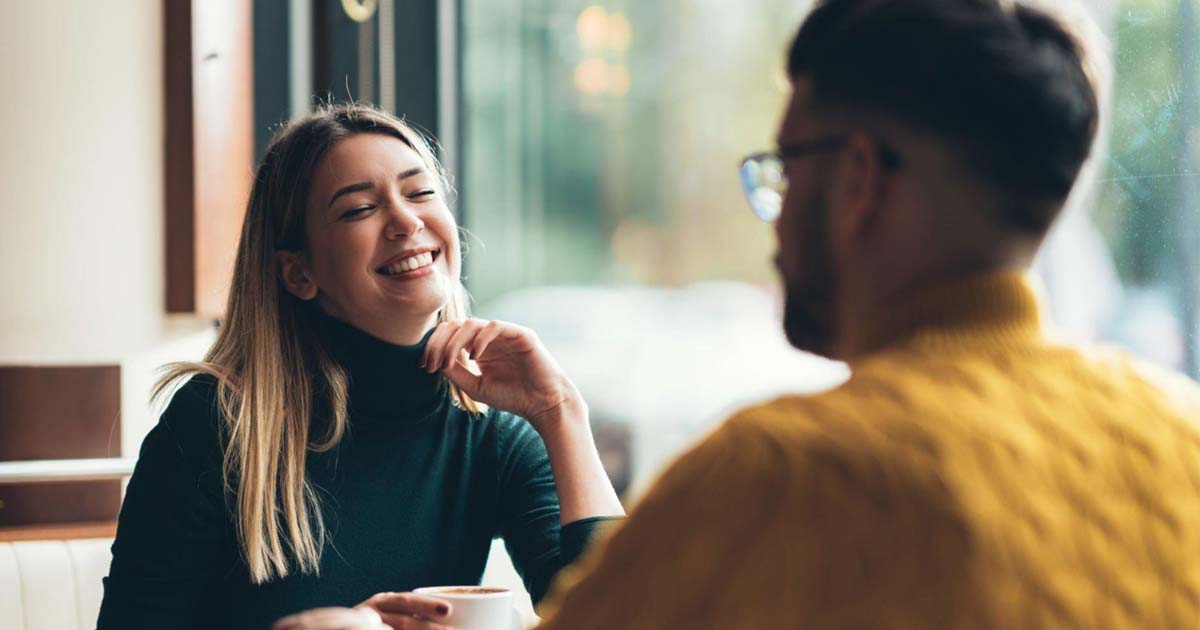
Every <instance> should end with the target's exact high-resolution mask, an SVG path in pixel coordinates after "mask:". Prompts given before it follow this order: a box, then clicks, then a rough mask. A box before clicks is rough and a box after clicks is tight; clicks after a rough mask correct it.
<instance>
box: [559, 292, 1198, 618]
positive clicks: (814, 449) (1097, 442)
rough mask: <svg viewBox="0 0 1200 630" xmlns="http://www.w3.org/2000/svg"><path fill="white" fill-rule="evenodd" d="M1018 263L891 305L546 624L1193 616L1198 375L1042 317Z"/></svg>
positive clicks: (596, 570)
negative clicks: (846, 359)
mask: <svg viewBox="0 0 1200 630" xmlns="http://www.w3.org/2000/svg"><path fill="white" fill-rule="evenodd" d="M1035 295H1036V294H1035V291H1034V290H1033V288H1032V287H1031V285H1030V283H1029V281H1028V280H1027V278H1026V277H1025V276H1024V275H1021V274H990V275H981V276H976V277H971V278H967V279H963V280H960V281H956V282H952V283H947V284H944V285H942V286H939V287H935V288H932V289H929V290H926V291H924V292H922V293H920V294H918V295H914V296H912V297H911V299H908V300H905V301H904V303H903V304H901V305H899V306H898V307H897V308H895V309H894V310H889V312H883V313H880V317H879V322H878V325H877V326H875V327H872V328H871V329H869V330H867V331H866V334H865V335H864V336H863V338H862V339H860V342H861V343H862V344H863V345H864V346H865V347H867V348H869V349H871V351H870V352H868V353H866V354H864V355H862V356H861V358H859V359H856V360H855V361H853V362H852V364H851V370H852V376H851V378H850V380H849V381H848V382H847V383H846V384H845V385H843V386H842V387H840V388H838V389H836V390H833V391H830V392H828V393H824V394H821V395H817V396H795V397H785V398H780V399H778V400H775V401H773V402H770V403H767V404H763V405H760V406H757V407H752V408H750V409H747V410H745V411H743V412H741V413H739V414H737V415H736V416H734V417H733V418H732V419H730V420H729V421H727V422H726V423H725V424H724V425H723V426H722V427H721V428H720V429H718V430H717V431H716V432H715V433H713V434H712V435H710V436H709V437H708V438H707V439H706V440H704V441H703V442H702V443H701V444H700V445H698V446H697V447H695V448H694V449H693V450H691V451H690V452H689V453H687V454H686V455H684V456H683V457H682V458H681V459H679V460H678V461H677V462H676V463H675V464H674V465H673V466H672V467H671V468H670V469H669V470H668V471H667V472H666V473H665V475H664V476H663V477H662V478H661V479H660V480H659V481H658V483H657V484H656V485H655V486H654V487H653V488H652V489H651V491H650V492H649V493H648V494H647V495H646V497H645V498H644V500H643V501H642V502H641V503H640V505H639V506H637V507H636V508H635V509H634V510H633V513H632V515H631V516H630V518H629V519H628V520H627V522H626V523H625V524H624V525H623V526H622V527H621V528H620V529H618V530H617V531H616V532H615V533H614V534H613V535H612V536H611V537H610V538H609V539H608V540H607V541H606V542H605V543H603V544H601V545H598V546H597V548H596V549H594V552H593V553H592V554H591V555H590V556H588V557H587V559H586V560H585V561H583V562H582V565H581V566H579V567H577V568H575V569H574V570H572V571H571V572H570V574H568V576H567V577H566V578H564V579H563V580H562V581H560V583H559V586H558V588H557V589H556V592H555V594H554V595H553V596H552V597H551V598H550V600H549V602H548V603H547V605H546V606H545V607H544V608H543V609H542V610H541V611H540V612H541V613H542V614H543V616H544V617H545V619H546V621H545V624H544V626H543V628H544V629H545V630H559V629H561V630H589V629H600V628H604V629H609V628H627V629H647V630H649V629H651V628H653V629H666V628H671V629H676V628H678V629H689V630H692V629H696V630H704V629H713V630H716V629H723V630H724V629H747V630H750V629H753V630H759V629H762V630H767V629H791V628H814V629H820V630H832V629H839V628H856V629H858V628H869V629H896V630H899V629H913V630H916V629H921V630H928V629H935V628H937V629H940V628H971V629H977V628H978V629H993V628H994V629H1021V630H1026V629H1028V630H1032V629H1038V628H1131V629H1134V628H1136V629H1139V630H1151V629H1163V630H1180V629H1186V628H1200V433H1198V432H1197V428H1196V424H1195V423H1196V421H1197V419H1198V418H1200V387H1198V386H1197V385H1196V384H1195V383H1193V382H1191V381H1190V380H1188V379H1186V378H1183V377H1181V376H1177V375H1172V374H1168V373H1165V372H1162V371H1156V370H1152V369H1149V368H1146V367H1144V366H1142V365H1140V364H1138V363H1136V362H1135V361H1133V360H1131V359H1129V358H1127V357H1125V356H1123V355H1122V354H1120V353H1117V352H1114V351H1104V350H1095V351H1094V350H1078V349H1072V348H1070V347H1067V346H1064V345H1060V344H1057V343H1054V342H1052V341H1051V340H1049V339H1048V338H1047V337H1046V335H1044V333H1043V327H1042V319H1041V315H1040V311H1039V306H1038V300H1037V298H1036V297H1035Z"/></svg>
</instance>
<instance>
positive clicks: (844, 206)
mask: <svg viewBox="0 0 1200 630" xmlns="http://www.w3.org/2000/svg"><path fill="white" fill-rule="evenodd" d="M837 159H838V162H837V165H838V166H837V175H836V179H835V181H834V188H833V191H832V192H833V202H834V204H833V205H834V208H835V209H836V210H835V212H836V216H837V217H839V219H840V221H841V222H842V223H843V226H844V228H845V232H846V234H848V235H851V236H853V237H861V236H863V235H864V234H865V233H866V232H867V231H869V230H870V229H871V227H872V225H873V224H874V223H875V220H876V219H877V218H878V217H879V212H880V211H881V206H882V203H881V202H882V200H883V192H884V191H883V187H884V185H885V184H886V181H887V178H886V177H884V175H885V173H884V171H885V166H884V164H883V150H882V147H881V146H880V145H879V141H877V140H876V139H875V138H873V137H872V136H870V135H869V134H867V133H865V132H861V131H856V132H854V133H851V134H850V136H849V138H847V140H846V146H845V147H844V148H843V149H842V150H841V151H840V152H839V155H838V158H837Z"/></svg>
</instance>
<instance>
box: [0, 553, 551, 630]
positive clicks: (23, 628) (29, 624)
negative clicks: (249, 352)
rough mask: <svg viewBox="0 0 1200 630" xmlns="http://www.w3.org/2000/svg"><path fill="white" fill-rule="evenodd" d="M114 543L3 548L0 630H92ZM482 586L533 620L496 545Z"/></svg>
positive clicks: (505, 557)
mask: <svg viewBox="0 0 1200 630" xmlns="http://www.w3.org/2000/svg"><path fill="white" fill-rule="evenodd" d="M111 545H112V539H111V538H91V539H82V540H38V541H18V542H0V630H93V629H94V628H95V627H96V615H97V614H99V612H100V598H101V597H102V596H103V594H104V586H103V583H102V582H101V580H102V579H103V578H104V576H106V575H108V565H109V563H110V562H111V561H112V552H111V551H110V550H109V547H110V546H111ZM483 582H484V584H488V585H491V586H502V587H505V588H510V589H513V590H514V592H515V593H516V598H515V601H516V603H517V607H518V608H519V609H521V613H522V614H523V615H524V616H525V619H526V620H527V621H531V620H533V619H534V617H533V609H532V607H531V606H530V604H529V595H528V594H527V593H526V592H525V589H524V587H523V586H522V585H521V580H520V578H519V577H518V576H517V573H516V571H515V570H514V569H513V567H512V562H511V561H510V560H509V558H508V554H507V553H506V552H505V550H504V545H503V544H502V543H500V542H499V541H496V542H495V543H494V544H493V545H492V555H491V558H490V559H489V561H488V566H487V570H486V571H485V572H484V576H483Z"/></svg>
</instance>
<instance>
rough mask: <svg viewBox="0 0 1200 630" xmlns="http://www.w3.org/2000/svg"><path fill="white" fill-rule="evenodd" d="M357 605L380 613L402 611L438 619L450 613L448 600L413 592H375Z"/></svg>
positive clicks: (407, 613)
mask: <svg viewBox="0 0 1200 630" xmlns="http://www.w3.org/2000/svg"><path fill="white" fill-rule="evenodd" d="M359 606H367V607H370V608H373V609H375V610H376V611H378V612H379V613H380V614H381V615H382V614H387V613H403V614H406V615H419V616H421V617H428V618H430V619H439V618H442V617H445V616H447V615H449V614H450V602H448V601H446V600H444V599H438V598H436V597H429V596H428V595H417V594H415V593H377V594H375V595H373V596H372V597H371V598H370V599H368V600H367V601H365V602H363V603H361V604H359Z"/></svg>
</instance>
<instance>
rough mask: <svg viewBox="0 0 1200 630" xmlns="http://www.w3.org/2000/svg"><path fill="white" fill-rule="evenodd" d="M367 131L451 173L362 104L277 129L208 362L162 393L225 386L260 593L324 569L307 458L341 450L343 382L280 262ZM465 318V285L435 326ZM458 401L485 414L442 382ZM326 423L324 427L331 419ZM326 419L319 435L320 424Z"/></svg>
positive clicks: (223, 403)
mask: <svg viewBox="0 0 1200 630" xmlns="http://www.w3.org/2000/svg"><path fill="white" fill-rule="evenodd" d="M362 133H378V134H384V135H388V136H392V137H395V138H398V139H400V140H401V141H403V142H404V143H405V144H407V145H408V146H409V147H410V148H412V149H413V150H414V151H416V152H417V153H418V154H419V155H420V156H421V158H422V160H424V162H425V164H426V166H427V167H428V168H429V169H430V170H431V171H432V172H434V173H436V175H437V178H436V179H437V180H438V183H439V185H440V186H441V188H442V192H443V193H445V192H447V191H448V190H449V185H448V183H447V181H446V177H445V173H444V171H443V170H442V168H441V165H440V164H439V163H438V161H437V158H436V157H435V156H434V155H433V152H432V150H431V149H430V147H429V145H428V144H427V143H426V141H425V139H424V137H423V136H422V135H421V134H419V133H417V132H416V131H415V130H413V129H412V128H411V127H409V126H408V125H407V124H405V123H404V122H403V121H401V120H399V119H398V118H396V117H394V116H392V115H390V114H388V113H386V112H384V111H381V110H379V109H376V108H374V107H371V106H367V105H361V104H338V105H327V106H322V107H321V108H320V109H318V110H317V111H316V112H314V113H312V114H309V115H306V116H304V117H301V118H299V119H296V120H294V121H292V122H291V123H289V124H288V125H287V126H286V127H285V128H283V129H282V130H280V131H279V132H278V133H277V134H276V135H275V138H274V139H273V140H272V142H271V145H270V147H269V148H268V149H267V152H266V155H265V156H264V157H263V159H262V162H261V163H260V164H259V166H258V170H257V172H256V174H255V178H254V186H253V188H252V189H251V191H250V201H249V203H248V205H247V208H246V216H245V220H244V222H243V224H242V233H241V238H240V242H239V243H238V250H237V258H236V261H235V263H234V270H233V282H232V285H231V287H230V291H229V301H228V304H227V306H226V310H225V319H224V321H222V322H221V327H220V330H219V332H218V334H217V338H216V341H215V342H214V343H213V346H212V348H211V349H210V350H209V351H208V354H207V355H206V356H205V357H204V360H203V361H200V362H194V363H175V364H171V365H168V366H166V367H165V370H166V373H165V374H164V376H163V377H162V378H161V379H160V380H159V382H158V384H157V385H156V386H155V388H154V394H153V395H154V397H155V398H160V397H162V396H163V395H164V394H165V393H166V392H168V391H172V390H173V389H174V388H175V387H176V386H178V385H179V384H180V383H181V382H182V380H183V379H184V378H186V377H190V376H194V375H198V374H207V375H211V376H212V377H214V378H215V379H216V380H217V382H218V388H217V390H218V400H219V405H218V408H219V410H220V413H221V416H222V419H223V424H224V427H225V429H226V438H227V442H226V445H225V459H224V480H225V491H226V494H227V496H230V497H236V523H237V533H238V542H239V544H240V547H241V552H242V556H243V557H244V559H245V562H246V565H247V567H248V568H249V573H250V579H251V581H253V582H254V583H256V584H261V583H263V582H267V581H269V580H271V579H275V578H282V577H285V576H287V575H288V574H289V573H291V571H293V570H294V569H299V571H300V572H301V573H313V574H316V573H318V572H319V565H320V558H321V550H322V547H323V543H324V540H325V525H324V522H323V520H322V518H321V511H320V506H319V505H318V501H317V496H316V493H315V492H314V489H313V487H312V485H311V484H310V483H309V482H308V479H307V478H306V476H305V458H306V454H307V451H308V450H309V449H312V450H313V451H315V452H321V451H326V450H329V449H331V448H333V447H334V446H335V445H337V443H338V442H339V441H340V440H341V438H342V436H343V435H344V434H345V432H346V424H347V416H346V397H347V377H346V374H345V372H344V370H343V369H342V368H341V367H340V366H339V365H338V364H337V362H336V361H334V360H333V359H332V358H331V357H330V355H329V354H328V353H327V352H326V351H325V350H324V349H323V348H322V347H321V344H320V342H319V339H318V338H316V336H315V335H314V333H313V331H312V325H313V322H312V321H311V318H312V316H313V315H312V313H311V311H312V309H314V308H317V307H316V306H314V305H312V304H308V303H305V302H302V301H301V300H299V299H298V298H296V297H295V296H293V295H291V294H290V293H288V292H287V291H286V289H284V287H283V286H282V284H281V281H280V277H279V269H278V267H277V263H276V258H275V253H276V252H277V251H279V250H289V251H298V250H302V249H303V248H304V247H305V246H306V244H305V236H304V235H305V221H304V219H305V207H306V204H307V201H308V199H307V198H308V192H309V189H310V185H311V180H312V174H313V170H314V168H315V167H316V165H317V163H318V161H319V160H320V159H321V157H322V156H323V155H325V153H326V152H327V151H328V150H329V149H330V148H331V147H333V146H334V145H335V144H337V143H338V142H340V141H342V140H345V139H346V138H349V137H351V136H354V135H357V134H362ZM466 316H467V296H466V290H465V289H464V288H463V286H462V283H461V281H460V282H458V283H457V286H456V288H455V290H454V291H452V297H451V299H450V300H449V302H448V303H447V304H446V305H445V306H444V307H443V308H442V310H441V311H440V312H439V314H438V321H439V322H442V321H455V320H459V319H463V318H465V317H466ZM446 386H447V387H448V388H449V394H450V396H451V398H452V399H453V401H454V403H455V404H457V405H458V406H460V407H462V408H464V409H466V410H468V411H469V412H471V413H478V412H479V411H480V410H481V409H482V406H481V405H479V404H477V403H476V402H475V401H473V400H471V399H470V398H469V397H468V396H466V395H465V394H464V393H463V392H462V391H461V390H459V389H458V388H457V387H455V386H454V385H453V384H451V383H449V382H446ZM325 414H327V415H328V417H327V419H326V418H324V417H323V416H324V415H325ZM319 418H320V419H322V420H327V424H325V429H324V431H323V432H320V435H317V433H318V432H317V431H316V430H314V426H315V422H314V421H315V420H317V419H319Z"/></svg>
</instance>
